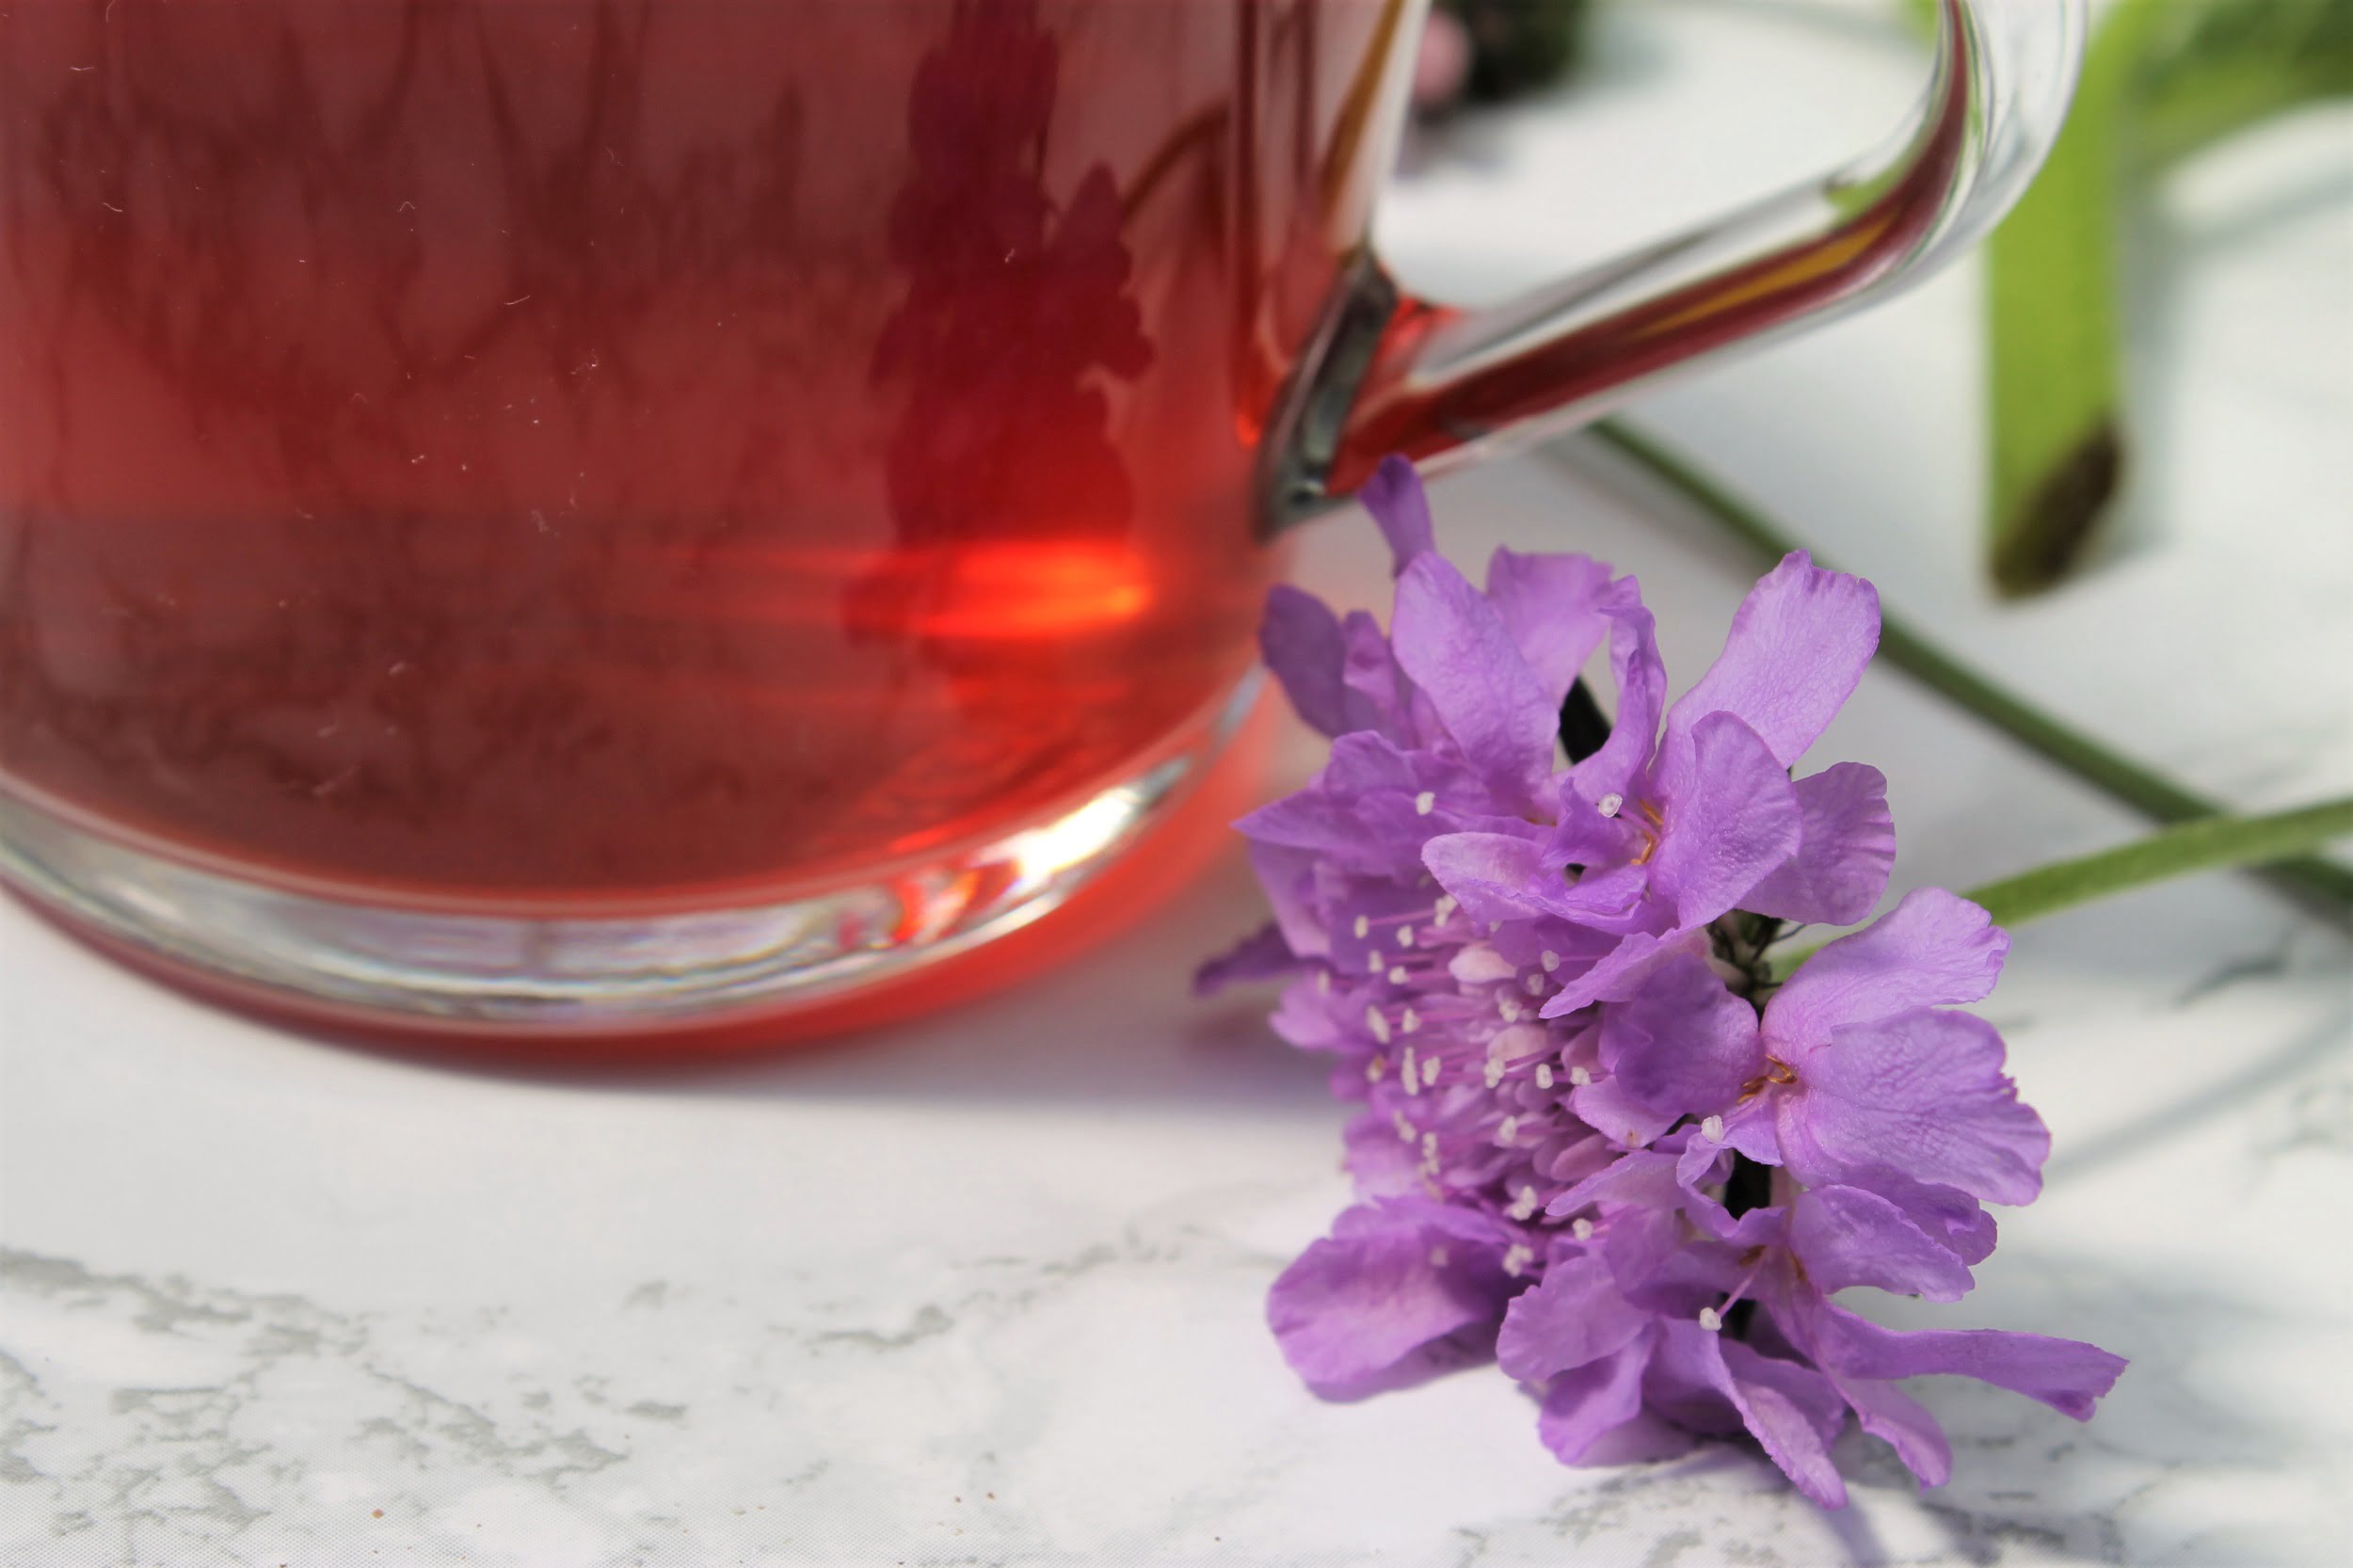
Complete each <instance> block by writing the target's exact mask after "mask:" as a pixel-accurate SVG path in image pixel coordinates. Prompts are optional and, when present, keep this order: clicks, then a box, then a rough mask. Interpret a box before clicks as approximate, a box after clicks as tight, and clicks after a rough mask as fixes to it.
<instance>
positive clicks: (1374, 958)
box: [1365, 951, 1381, 974]
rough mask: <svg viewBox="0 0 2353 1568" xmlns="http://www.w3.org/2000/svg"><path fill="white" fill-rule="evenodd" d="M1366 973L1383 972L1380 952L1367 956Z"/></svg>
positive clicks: (1370, 953)
mask: <svg viewBox="0 0 2353 1568" xmlns="http://www.w3.org/2000/svg"><path fill="white" fill-rule="evenodd" d="M1365 972H1366V973H1367V974H1379V973H1380V972H1381V954H1380V953H1379V952H1377V951H1376V952H1368V953H1366V954H1365Z"/></svg>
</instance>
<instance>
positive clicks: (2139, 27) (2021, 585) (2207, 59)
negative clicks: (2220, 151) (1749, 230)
mask: <svg viewBox="0 0 2353 1568" xmlns="http://www.w3.org/2000/svg"><path fill="white" fill-rule="evenodd" d="M1939 8H1940V6H1939V0H1905V9H1906V11H1907V13H1908V14H1909V15H1910V16H1911V17H1912V18H1913V20H1914V21H1915V22H1916V23H1918V24H1920V25H1922V26H1923V27H1924V28H1928V29H1933V27H1934V24H1935V19H1936V15H1937V12H1938V10H1939ZM2098 16H2099V23H2098V25H2097V26H2096V28H2095V29H2094V31H2093V33H2092V36H2091V41H2090V44H2089V47H2088V48H2087V50H2086V52H2085V57H2084V73H2083V79H2082V82H2081V84H2080V85H2079V87H2078V88H2077V89H2076V93H2075V102H2074V106H2073V109H2072V110H2071V112H2070V113H2069V116H2068V121H2067V125H2066V128H2065V130H2064V131H2063V132H2062V133H2061V134H2060V136H2059V139H2058V143H2057V146H2056V147H2054V148H2053V149H2052V152H2051V156H2050V159H2049V161H2048V162H2047V163H2046V164H2045V165H2044V166H2043V168H2042V172H2041V175H2040V176H2039V177H2038V178H2037V179H2036V181H2035V184H2034V185H2033V187H2032V188H2031V189H2029V190H2028V191H2027V192H2026V194H2025V198H2024V199H2022V200H2020V202H2019V203H2018V206H2017V208H2016V210H2015V211H2013V212H2012V213H2011V214H2010V216H2009V218H2008V219H2007V220H2006V221H2005V222H2004V223H2003V224H2002V226H2001V227H2000V228H1999V229H1997V230H1996V231H1995V232H1994V234H1993V239H1992V240H1991V241H1990V242H1989V243H1988V246H1987V280H1988V281H1987V287H1988V294H1989V299H1988V305H1987V311H1988V326H1987V348H1988V380H1989V392H1990V399H1991V408H1990V410H1989V450H1988V456H1987V467H1988V473H1987V518H1988V535H1989V539H1988V553H1989V558H1990V563H1991V566H1992V568H1993V580H1994V582H1995V584H1997V585H1998V586H1999V587H2000V588H2001V589H2002V590H2003V591H2004V592H2006V593H2011V594H2027V593H2034V592H2037V591H2039V590H2041V589H2042V588H2045V587H2048V586H2050V585H2051V584H2054V583H2056V582H2057V581H2059V580H2060V579H2061V578H2062V577H2064V576H2065V575H2066V574H2067V572H2068V571H2069V570H2070V569H2071V568H2073V565H2074V563H2075V562H2076V561H2077V559H2079V558H2080V556H2081V554H2082V552H2083V549H2084V547H2085V545H2086V544H2088V543H2089V541H2090V539H2091V538H2092V536H2093V535H2094V534H2095V532H2096V531H2097V529H2098V527H2099V525H2100V523H2101V521H2102V520H2103V518H2104V517H2105V514H2106V511H2107V508H2108V505H2109V503H2110V502H2111V501H2112V500H2113V498H2114V496H2115V494H2116V491H2117V489H2118V488H2119V486H2120V484H2121V479H2122V474H2123V468H2124V462H2125V457H2126V453H2127V450H2128V442H2127V440H2126V439H2125V434H2124V432H2125V428H2126V419H2125V410H2124V408H2123V397H2122V389H2123V378H2124V370H2123V363H2122V360H2123V349H2122V344H2121V332H2120V328H2119V319H2118V317H2119V307H2118V300H2117V296H2118V285H2119V274H2120V270H2121V257H2120V255H2119V250H2118V233H2119V228H2120V222H2121V218H2120V213H2121V208H2122V206H2123V202H2124V200H2125V199H2126V194H2127V193H2126V190H2125V184H2126V182H2127V180H2128V179H2129V178H2130V177H2131V176H2133V175H2135V174H2140V173H2146V172H2150V171H2154V170H2157V169H2161V168H2165V167H2168V166H2169V165H2171V164H2173V163H2175V162H2178V161H2179V160H2180V159H2182V158H2185V157H2187V156H2189V155H2190V154H2191V153H2194V152H2198V151H2200V150H2201V149H2202V148H2205V147H2207V146H2210V145H2212V144H2213V143H2214V142H2216V141H2217V140H2220V139H2221V138H2223V137H2225V136H2230V135H2231V134H2232V133H2233V132H2235V131H2239V130H2242V129H2245V128H2246V127H2247V126H2249V125H2251V124H2253V123H2255V122H2257V121H2259V120H2264V119H2266V118H2268V117H2269V116H2271V115H2274V114H2278V113H2281V112H2283V111H2285V110H2288V109H2291V108H2295V107H2297V106H2298V105H2300V104H2308V103H2311V102H2313V101H2315V100H2318V99H2323V98H2329V97H2340V96H2345V95H2347V94H2353V0H2115V3H2114V4H2112V5H2109V6H2106V7H2105V8H2101V9H2100V10H2099V12H2098Z"/></svg>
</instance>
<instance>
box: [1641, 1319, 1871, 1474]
mask: <svg viewBox="0 0 2353 1568" xmlns="http://www.w3.org/2000/svg"><path fill="white" fill-rule="evenodd" d="M1728 1355H1731V1356H1737V1358H1738V1360H1739V1364H1740V1369H1741V1373H1742V1375H1740V1376H1737V1377H1736V1376H1735V1375H1734V1372H1733V1368H1732V1367H1731V1365H1730V1364H1729V1363H1728V1361H1727V1356H1728ZM1764 1360H1765V1358H1764V1357H1762V1356H1759V1355H1758V1354H1756V1352H1753V1351H1751V1350H1750V1349H1749V1348H1748V1347H1747V1346H1745V1345H1741V1344H1738V1343H1737V1342H1736V1343H1732V1344H1726V1343H1725V1342H1724V1339H1723V1337H1722V1336H1721V1335H1717V1334H1711V1333H1709V1332H1708V1331H1707V1330H1705V1329H1703V1328H1701V1327H1700V1326H1699V1325H1698V1324H1697V1323H1694V1322H1689V1321H1675V1322H1669V1323H1666V1324H1665V1325H1663V1329H1662V1332H1661V1335H1660V1341H1659V1348H1658V1350H1657V1352H1656V1353H1655V1354H1654V1355H1653V1357H1652V1363H1651V1364H1652V1367H1653V1368H1655V1369H1656V1370H1657V1372H1658V1373H1660V1374H1663V1375H1662V1376H1661V1377H1659V1378H1658V1380H1657V1381H1658V1382H1659V1383H1660V1384H1663V1385H1664V1386H1663V1387H1662V1389H1661V1392H1664V1391H1665V1390H1666V1389H1667V1388H1674V1389H1679V1390H1685V1391H1689V1392H1698V1391H1700V1390H1705V1391H1708V1392H1711V1393H1713V1394H1715V1395H1716V1396H1718V1397H1719V1398H1721V1399H1722V1400H1725V1401H1727V1402H1728V1403H1730V1405H1731V1406H1732V1408H1733V1409H1734V1410H1735V1411H1737V1413H1738V1415H1739V1419H1740V1424H1741V1425H1742V1426H1744V1427H1746V1428H1748V1429H1749V1432H1750V1434H1751V1435H1752V1436H1753V1437H1754V1438H1755V1439H1756V1440H1757V1442H1759V1443H1760V1444H1762V1445H1764V1448H1765V1452H1766V1455H1767V1457H1768V1458H1769V1459H1771V1460H1772V1462H1773V1463H1774V1464H1778V1465H1779V1466H1781V1470H1782V1473H1783V1474H1784V1475H1785V1476H1787V1477H1788V1478H1789V1479H1790V1480H1792V1481H1795V1482H1796V1483H1797V1487H1798V1490H1799V1491H1801V1492H1802V1493H1804V1494H1805V1495H1806V1496H1809V1497H1811V1498H1813V1499H1814V1500H1815V1501H1816V1502H1817V1503H1820V1504H1821V1505H1822V1506H1823V1507H1825V1508H1844V1507H1846V1506H1847V1485H1846V1482H1845V1481H1844V1480H1840V1479H1839V1475H1838V1470H1837V1467H1836V1466H1835V1465H1833V1464H1831V1460H1830V1446H1829V1444H1828V1442H1827V1441H1825V1439H1824V1438H1823V1436H1822V1432H1821V1428H1820V1426H1819V1424H1818V1422H1817V1416H1818V1415H1819V1413H1820V1410H1821V1408H1822V1401H1821V1400H1820V1399H1819V1398H1818V1397H1817V1396H1815V1395H1813V1394H1812V1393H1811V1391H1810V1390H1806V1388H1805V1384H1804V1383H1803V1381H1802V1380H1803V1379H1804V1378H1805V1377H1807V1376H1811V1375H1812V1374H1808V1373H1806V1371H1805V1368H1801V1367H1799V1366H1797V1365H1796V1364H1794V1363H1790V1362H1782V1363H1775V1364H1773V1368H1787V1373H1786V1374H1784V1373H1782V1372H1779V1371H1777V1370H1775V1369H1772V1368H1766V1369H1763V1370H1760V1369H1759V1368H1758V1366H1757V1364H1758V1363H1760V1362H1763V1361H1764ZM1825 1387H1827V1384H1825ZM1688 1397H1689V1393H1687V1394H1686V1398H1687V1399H1688ZM1834 1397H1835V1396H1834V1395H1833V1398H1834Z"/></svg>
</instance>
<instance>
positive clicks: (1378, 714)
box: [1340, 610, 1418, 745]
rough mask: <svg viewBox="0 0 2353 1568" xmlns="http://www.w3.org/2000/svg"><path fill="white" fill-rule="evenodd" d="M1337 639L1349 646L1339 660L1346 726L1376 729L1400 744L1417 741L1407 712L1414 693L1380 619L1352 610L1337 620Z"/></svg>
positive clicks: (1410, 706) (1409, 743) (1409, 709)
mask: <svg viewBox="0 0 2353 1568" xmlns="http://www.w3.org/2000/svg"><path fill="white" fill-rule="evenodd" d="M1340 640H1341V642H1342V643H1343V644H1345V645H1346V648H1347V650H1348V651H1347V656H1346V658H1345V659H1344V660H1343V661H1342V662H1341V664H1340V682H1341V684H1343V685H1345V686H1346V687H1347V688H1348V696H1347V702H1348V728H1350V729H1351V730H1358V729H1374V730H1378V731H1380V732H1381V733H1382V734H1384V735H1385V736H1387V737H1388V738H1389V739H1390V740H1393V741H1396V742H1397V743H1399V744H1401V745H1411V744H1417V740H1418V737H1417V735H1416V733H1415V730H1414V726H1413V721H1412V720H1411V718H1410V717H1409V716H1408V715H1409V713H1410V712H1411V710H1412V707H1413V700H1414V696H1415V693H1414V691H1413V689H1412V686H1411V683H1410V682H1408V681H1407V680H1406V679H1405V672H1404V671H1403V670H1401V669H1399V668H1398V667H1397V656H1396V655H1395V654H1394V653H1392V652H1391V651H1390V649H1389V638H1388V633H1387V632H1383V631H1382V630H1381V623H1380V622H1379V621H1377V620H1374V619H1373V618H1372V617H1371V616H1369V615H1367V614H1366V613H1365V612H1364V611H1362V610H1351V611H1350V612H1349V613H1348V615H1347V616H1346V617H1344V618H1343V619H1342V620H1341V622H1340Z"/></svg>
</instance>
